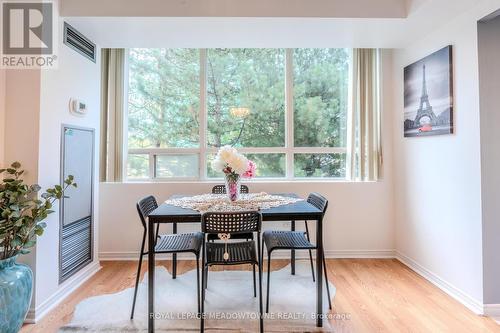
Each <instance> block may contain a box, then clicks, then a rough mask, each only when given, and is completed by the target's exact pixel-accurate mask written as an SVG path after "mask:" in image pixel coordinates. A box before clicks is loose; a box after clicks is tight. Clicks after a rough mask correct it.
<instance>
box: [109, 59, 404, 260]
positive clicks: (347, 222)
mask: <svg viewBox="0 0 500 333" xmlns="http://www.w3.org/2000/svg"><path fill="white" fill-rule="evenodd" d="M382 59H383V61H382V67H383V68H384V69H387V74H386V75H384V77H383V80H384V83H383V91H384V94H383V95H384V100H390V98H391V97H390V96H391V89H390V87H392V86H391V82H392V76H391V75H390V72H391V67H390V61H391V59H390V52H388V51H384V52H383V57H382ZM386 87H387V89H385V88H386ZM391 111H392V110H391V108H383V111H382V112H383V122H382V123H383V124H384V125H383V129H384V130H385V131H384V132H386V133H390V126H391V125H392V124H391V122H390V119H392V114H391ZM391 139H392V137H391V135H384V136H383V140H384V142H383V143H384V158H385V160H386V161H387V162H386V163H385V165H384V170H383V172H384V175H385V176H384V179H382V180H381V181H379V182H364V183H356V182H341V181H321V180H319V181H309V182H307V181H306V182H299V181H297V182H286V181H283V182H251V183H248V185H249V186H250V188H251V190H252V191H265V192H270V193H271V192H294V193H298V194H300V195H301V196H303V197H306V196H307V195H308V194H309V193H310V192H314V191H317V192H320V193H322V194H323V195H325V196H326V197H327V198H328V200H329V201H330V203H329V207H328V212H327V215H326V219H325V221H326V222H325V231H324V243H325V251H326V254H327V256H368V257H370V256H375V257H380V256H392V253H393V249H394V220H393V205H392V200H393V197H392V195H393V192H392V190H393V183H392V169H391V167H392V164H391V162H390V161H391V160H392V142H391ZM214 184H215V183H210V182H205V183H203V182H192V183H182V182H176V183H101V185H100V198H101V201H100V204H99V205H100V231H99V233H100V238H99V250H100V257H101V259H120V258H121V259H129V258H136V257H137V251H138V250H139V247H140V243H141V235H142V234H141V232H142V227H141V224H140V221H139V219H138V215H137V211H136V208H135V203H136V202H137V201H138V200H139V199H140V198H142V197H144V196H146V195H149V194H153V195H155V196H156V197H157V200H158V201H160V202H161V201H163V200H165V199H167V198H168V197H169V196H170V195H172V194H179V193H183V194H184V193H185V194H200V193H207V192H209V191H210V190H211V188H212V186H213V185H214ZM360 207H362V209H360ZM299 226H301V227H303V223H298V224H297V227H299ZM272 227H279V228H283V224H282V223H278V224H275V225H273V226H272ZM187 228H188V229H181V230H198V229H199V225H195V226H190V227H187ZM189 228H191V229H189ZM117 230H119V232H120V236H119V237H117ZM181 230H179V231H181Z"/></svg>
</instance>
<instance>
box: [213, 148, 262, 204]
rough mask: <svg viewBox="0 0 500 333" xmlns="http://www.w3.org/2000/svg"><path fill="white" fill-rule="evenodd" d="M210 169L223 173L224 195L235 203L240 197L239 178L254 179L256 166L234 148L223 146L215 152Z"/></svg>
mask: <svg viewBox="0 0 500 333" xmlns="http://www.w3.org/2000/svg"><path fill="white" fill-rule="evenodd" d="M212 168H213V169H214V170H220V171H222V172H224V174H225V178H226V193H227V195H228V196H229V199H230V200H231V201H236V200H238V199H239V197H240V180H241V178H253V177H255V171H256V168H257V166H256V165H255V163H254V162H253V161H251V160H249V159H247V158H246V157H245V156H244V155H243V154H240V153H238V151H237V150H236V148H234V147H231V146H223V147H221V148H220V149H219V151H218V152H217V156H216V157H215V159H214V160H213V162H212Z"/></svg>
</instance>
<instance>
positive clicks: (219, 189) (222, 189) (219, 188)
mask: <svg viewBox="0 0 500 333" xmlns="http://www.w3.org/2000/svg"><path fill="white" fill-rule="evenodd" d="M240 193H250V190H249V189H248V186H246V185H243V184H241V185H240ZM212 194H226V185H224V184H220V185H215V186H214V187H212Z"/></svg>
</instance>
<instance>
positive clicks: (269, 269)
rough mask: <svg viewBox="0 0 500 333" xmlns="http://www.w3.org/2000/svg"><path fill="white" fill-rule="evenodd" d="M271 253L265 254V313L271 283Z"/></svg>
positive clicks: (267, 307) (267, 311)
mask: <svg viewBox="0 0 500 333" xmlns="http://www.w3.org/2000/svg"><path fill="white" fill-rule="evenodd" d="M270 280H271V253H269V254H268V255H267V297H266V313H269V287H270V285H271V281H270Z"/></svg>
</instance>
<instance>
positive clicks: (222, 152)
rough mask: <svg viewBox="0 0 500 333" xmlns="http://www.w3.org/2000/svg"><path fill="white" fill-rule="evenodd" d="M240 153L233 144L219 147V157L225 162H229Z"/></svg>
mask: <svg viewBox="0 0 500 333" xmlns="http://www.w3.org/2000/svg"><path fill="white" fill-rule="evenodd" d="M237 154H238V151H236V149H234V148H233V147H231V146H227V145H226V146H224V147H222V148H220V149H219V153H218V154H217V155H218V157H219V158H220V159H221V160H223V161H224V162H226V163H228V164H229V161H230V160H232V159H233V158H234V156H236V155H237Z"/></svg>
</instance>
